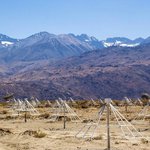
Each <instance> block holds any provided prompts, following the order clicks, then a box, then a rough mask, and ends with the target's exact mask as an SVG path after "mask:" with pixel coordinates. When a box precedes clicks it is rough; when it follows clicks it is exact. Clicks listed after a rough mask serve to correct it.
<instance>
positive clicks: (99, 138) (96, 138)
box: [93, 136, 103, 140]
mask: <svg viewBox="0 0 150 150" xmlns="http://www.w3.org/2000/svg"><path fill="white" fill-rule="evenodd" d="M102 139H103V137H102V136H97V137H94V138H93V140H102Z"/></svg>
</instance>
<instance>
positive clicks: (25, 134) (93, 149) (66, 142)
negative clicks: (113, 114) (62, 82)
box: [0, 106, 150, 150]
mask: <svg viewBox="0 0 150 150" xmlns="http://www.w3.org/2000/svg"><path fill="white" fill-rule="evenodd" d="M73 109H74V110H75V111H76V113H77V114H78V115H79V116H80V117H81V119H82V120H84V121H83V122H77V123H75V122H70V121H67V123H66V129H63V121H57V122H50V119H49V117H48V118H46V117H44V116H46V115H41V116H40V117H36V118H32V119H31V118H30V119H28V120H27V122H26V123H24V118H22V117H21V118H16V119H15V118H11V117H10V115H11V114H9V110H10V108H6V107H4V106H3V107H2V106H1V108H0V112H1V113H0V150H104V149H106V147H107V140H106V139H107V138H106V126H105V124H106V119H105V115H104V117H103V118H102V121H101V127H100V128H99V129H98V130H97V131H96V134H97V136H96V137H95V138H94V139H93V140H89V139H87V138H86V139H83V138H80V137H78V138H76V137H75V135H76V133H77V132H78V131H79V129H81V128H82V127H83V126H84V125H85V124H86V123H85V122H87V120H93V121H94V122H97V115H98V111H99V108H97V107H89V108H80V109H79V108H78V109H77V108H76V109H75V108H73ZM118 109H119V110H120V112H122V113H123V115H124V116H126V117H127V118H128V119H131V118H132V117H134V116H135V115H136V114H137V112H138V111H140V109H141V107H138V106H137V107H135V106H130V108H129V109H128V113H125V111H124V110H125V109H124V107H121V108H118ZM38 110H39V111H40V113H41V114H49V115H51V111H50V110H51V108H38ZM110 123H111V126H110V131H111V150H150V138H149V137H150V120H147V121H137V122H135V123H134V124H135V127H136V128H137V130H138V131H140V133H141V134H142V135H143V137H147V139H148V140H147V139H143V138H142V139H133V138H131V139H130V138H128V139H126V138H124V137H123V136H122V133H121V130H120V128H119V127H118V126H116V121H115V120H113V119H112V120H111V121H110Z"/></svg>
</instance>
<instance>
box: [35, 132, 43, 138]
mask: <svg viewBox="0 0 150 150" xmlns="http://www.w3.org/2000/svg"><path fill="white" fill-rule="evenodd" d="M45 136H46V133H44V132H42V131H40V130H38V131H36V133H35V135H34V137H35V138H43V137H45Z"/></svg>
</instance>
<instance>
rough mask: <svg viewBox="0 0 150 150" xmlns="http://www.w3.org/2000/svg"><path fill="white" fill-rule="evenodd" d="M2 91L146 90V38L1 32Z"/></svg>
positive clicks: (93, 93) (110, 93) (98, 93)
mask: <svg viewBox="0 0 150 150" xmlns="http://www.w3.org/2000/svg"><path fill="white" fill-rule="evenodd" d="M0 77H1V78H0V83H1V84H0V89H1V90H0V95H1V96H3V95H5V94H6V93H14V95H15V96H16V97H31V96H36V97H38V98H40V99H55V98H58V97H62V98H69V97H73V98H76V99H77V98H78V99H87V98H100V97H101V98H105V97H111V98H114V99H121V98H123V97H124V96H130V97H137V96H140V94H141V93H144V92H147V93H149V92H150V90H149V86H150V38H146V39H143V38H137V39H135V40H130V39H128V38H125V37H114V38H107V39H106V40H98V39H97V38H95V37H93V36H88V35H86V34H81V35H74V34H72V33H71V34H61V35H54V34H50V33H47V32H40V33H37V34H34V35H31V36H29V37H27V38H25V39H15V38H10V37H8V36H6V35H3V34H0Z"/></svg>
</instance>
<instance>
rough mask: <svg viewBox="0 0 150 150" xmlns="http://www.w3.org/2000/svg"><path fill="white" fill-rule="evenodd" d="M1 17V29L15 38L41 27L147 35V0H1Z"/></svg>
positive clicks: (149, 23) (149, 3)
mask: <svg viewBox="0 0 150 150" xmlns="http://www.w3.org/2000/svg"><path fill="white" fill-rule="evenodd" d="M0 20H1V21H0V33H2V34H6V35H9V36H11V37H15V38H25V37H27V36H29V35H31V34H34V33H37V32H40V31H48V32H50V33H54V34H60V33H74V34H81V33H86V34H88V35H93V36H95V37H97V38H98V39H105V38H106V37H114V36H115V37H116V36H125V37H129V38H131V39H134V38H136V37H144V38H146V37H148V36H150V0H0Z"/></svg>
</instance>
